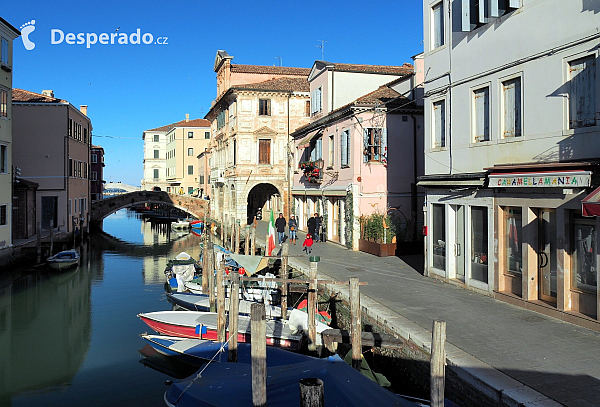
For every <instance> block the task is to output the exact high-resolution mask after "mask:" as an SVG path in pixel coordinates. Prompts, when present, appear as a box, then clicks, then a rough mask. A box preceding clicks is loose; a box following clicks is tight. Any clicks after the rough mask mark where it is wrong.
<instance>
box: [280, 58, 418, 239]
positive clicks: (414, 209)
mask: <svg viewBox="0 0 600 407" xmlns="http://www.w3.org/2000/svg"><path fill="white" fill-rule="evenodd" d="M415 61H416V63H417V66H418V67H419V64H420V61H421V60H420V59H415ZM417 72H418V73H419V75H416V74H415V69H414V68H413V65H411V64H404V65H402V66H374V65H355V64H334V63H329V62H325V61H316V62H315V64H314V65H313V68H312V70H311V74H310V76H309V79H308V80H309V82H310V90H311V105H310V111H311V123H310V124H308V125H305V126H303V127H300V128H299V129H297V130H296V131H294V132H293V133H292V134H291V136H292V137H293V138H294V142H295V165H294V182H293V188H292V194H293V198H294V211H295V213H296V215H297V217H298V221H299V224H300V229H306V224H307V220H308V218H309V217H310V216H312V215H313V214H314V213H315V212H317V213H319V214H320V215H321V216H323V218H324V228H325V229H324V231H325V234H326V236H327V239H328V240H332V241H336V242H339V243H341V244H344V245H346V246H347V247H349V248H353V249H355V250H358V239H359V235H360V225H359V217H360V216H361V215H369V214H371V213H374V212H378V213H382V214H384V213H387V212H388V211H390V210H394V211H395V212H396V213H398V211H399V212H401V213H402V214H403V215H404V216H403V217H402V218H403V219H404V218H405V219H406V221H405V225H404V227H405V228H410V233H409V234H408V236H407V237H410V238H414V237H415V236H414V234H415V230H416V228H417V224H418V223H419V222H420V223H422V218H421V219H417V216H419V215H418V214H421V210H420V209H421V207H422V203H423V198H422V194H421V195H419V194H418V193H417V187H416V182H417V176H419V175H421V174H422V173H423V163H422V151H423V137H422V132H423V108H422V106H421V105H420V104H419V103H418V102H416V101H415V100H416V99H417V97H416V95H417V90H418V88H417V84H419V83H421V81H420V80H419V79H420V73H421V72H422V70H421V69H417ZM421 217H422V214H421Z"/></svg>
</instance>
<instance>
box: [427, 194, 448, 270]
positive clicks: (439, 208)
mask: <svg viewBox="0 0 600 407" xmlns="http://www.w3.org/2000/svg"><path fill="white" fill-rule="evenodd" d="M432 209H433V211H432V212H433V220H432V226H431V228H432V234H431V238H432V239H433V267H435V268H436V269H440V270H446V206H445V205H439V204H433V205H432Z"/></svg>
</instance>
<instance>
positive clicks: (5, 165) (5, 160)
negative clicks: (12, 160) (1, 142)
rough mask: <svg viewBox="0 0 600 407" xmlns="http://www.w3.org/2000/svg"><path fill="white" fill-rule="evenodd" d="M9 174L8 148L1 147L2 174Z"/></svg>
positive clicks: (0, 171)
mask: <svg viewBox="0 0 600 407" xmlns="http://www.w3.org/2000/svg"><path fill="white" fill-rule="evenodd" d="M7 172H8V147H7V146H0V173H2V174H6V173H7Z"/></svg>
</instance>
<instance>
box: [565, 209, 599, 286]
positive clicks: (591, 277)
mask: <svg viewBox="0 0 600 407" xmlns="http://www.w3.org/2000/svg"><path fill="white" fill-rule="evenodd" d="M572 242H573V255H572V256H571V268H572V274H571V275H572V278H573V281H572V287H573V288H577V289H580V290H583V291H588V292H594V293H595V292H596V291H597V285H596V284H597V274H596V269H597V264H596V222H595V220H589V219H584V218H582V217H579V216H576V217H574V218H573V239H572Z"/></svg>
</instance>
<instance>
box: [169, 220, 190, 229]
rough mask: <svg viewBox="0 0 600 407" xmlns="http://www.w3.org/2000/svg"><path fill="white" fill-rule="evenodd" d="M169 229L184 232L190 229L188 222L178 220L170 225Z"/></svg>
mask: <svg viewBox="0 0 600 407" xmlns="http://www.w3.org/2000/svg"><path fill="white" fill-rule="evenodd" d="M171 227H172V228H173V229H175V230H184V229H189V228H190V222H189V221H187V220H182V219H179V220H178V221H177V222H173V223H171Z"/></svg>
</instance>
